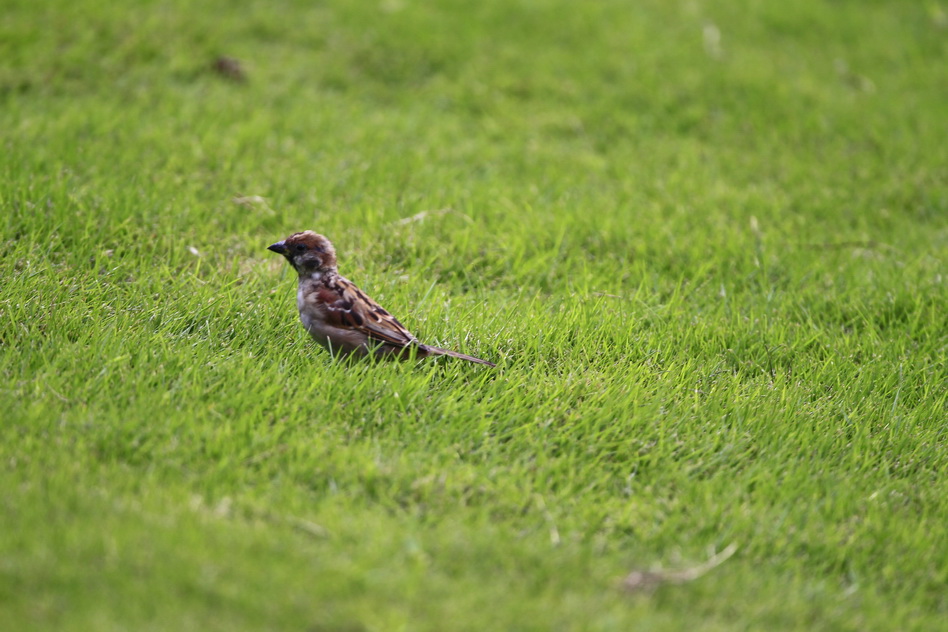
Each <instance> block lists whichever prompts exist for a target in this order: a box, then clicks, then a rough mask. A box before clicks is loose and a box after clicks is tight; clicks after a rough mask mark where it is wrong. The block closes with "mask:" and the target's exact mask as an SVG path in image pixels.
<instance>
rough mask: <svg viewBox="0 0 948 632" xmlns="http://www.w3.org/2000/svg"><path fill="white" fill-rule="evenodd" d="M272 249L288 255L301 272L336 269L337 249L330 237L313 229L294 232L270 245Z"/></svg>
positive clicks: (291, 262) (288, 259)
mask: <svg viewBox="0 0 948 632" xmlns="http://www.w3.org/2000/svg"><path fill="white" fill-rule="evenodd" d="M270 250H272V251H274V252H277V253H279V254H281V255H283V256H284V257H286V259H287V261H289V262H290V264H291V265H292V266H293V267H294V268H296V271H297V272H299V273H300V274H308V273H312V272H326V271H329V270H335V269H336V249H335V248H333V246H332V243H330V241H329V240H328V239H326V238H325V237H323V236H322V235H320V234H318V233H314V232H313V231H311V230H304V231H303V232H301V233H293V234H292V235H290V236H289V237H287V238H286V239H284V240H283V241H280V242H277V243H275V244H273V245H272V246H270Z"/></svg>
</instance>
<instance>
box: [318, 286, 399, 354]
mask: <svg viewBox="0 0 948 632" xmlns="http://www.w3.org/2000/svg"><path fill="white" fill-rule="evenodd" d="M320 298H322V299H323V301H322V303H323V306H324V307H325V314H326V322H327V323H329V324H331V325H334V326H336V327H341V328H349V329H355V330H358V331H361V332H362V333H364V334H365V335H367V336H368V337H369V338H371V339H372V340H375V341H378V342H382V343H386V344H390V345H395V346H397V347H407V346H408V345H410V344H413V343H416V342H418V341H417V340H416V339H415V337H414V336H413V335H411V332H409V331H408V330H407V329H405V326H404V325H402V324H401V323H400V322H398V320H396V319H395V317H394V316H392V315H391V314H389V313H388V312H387V311H385V309H383V308H382V307H381V306H380V305H379V304H378V303H376V302H375V301H373V300H372V299H371V298H369V297H368V295H367V294H366V293H365V292H363V291H362V290H360V289H359V288H358V287H356V286H355V284H354V283H352V281H350V280H348V279H346V278H343V277H336V278H335V279H334V283H333V287H331V288H330V291H329V292H327V293H326V295H325V296H321V297H320Z"/></svg>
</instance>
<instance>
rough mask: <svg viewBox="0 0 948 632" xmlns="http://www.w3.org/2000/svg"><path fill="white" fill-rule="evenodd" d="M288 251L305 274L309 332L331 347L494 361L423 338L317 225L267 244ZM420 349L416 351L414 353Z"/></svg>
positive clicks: (303, 300)
mask: <svg viewBox="0 0 948 632" xmlns="http://www.w3.org/2000/svg"><path fill="white" fill-rule="evenodd" d="M267 250H272V251H273V252H275V253H277V254H281V255H283V256H284V257H286V260H287V261H289V262H290V265H291V266H293V269H294V270H296V273H297V274H298V275H299V286H298V288H297V291H296V306H297V308H299V311H300V320H301V321H302V322H303V327H305V328H306V331H308V332H309V335H310V336H312V337H313V339H314V340H315V341H316V342H318V343H319V344H320V345H322V346H323V347H325V348H326V349H327V350H329V352H330V353H341V354H342V355H349V354H356V355H362V356H365V355H369V354H373V355H375V356H377V357H394V358H398V359H403V360H407V359H408V358H410V357H412V355H414V357H416V358H426V357H429V356H440V355H445V356H451V357H452V358H460V359H461V360H467V361H468V362H474V363H476V364H484V365H486V366H496V365H495V364H494V363H493V362H488V361H487V360H481V359H480V358H475V357H474V356H469V355H464V354H463V353H458V352H457V351H450V350H448V349H441V348H439V347H432V346H431V345H426V344H422V343H421V342H419V341H418V339H417V338H415V336H413V335H412V334H411V333H410V332H409V331H408V330H407V329H405V327H404V325H402V324H401V323H400V322H398V321H397V320H396V319H395V317H394V316H392V315H391V314H389V313H388V312H387V311H385V309H383V308H382V307H381V306H380V305H379V304H378V303H376V302H375V301H373V300H372V299H371V298H369V297H368V295H366V293H365V292H363V291H362V290H360V289H359V288H358V287H356V286H355V284H354V283H353V282H352V281H350V280H349V279H347V278H345V277H343V276H341V275H340V274H339V271H338V270H337V269H336V249H335V248H333V245H332V244H331V243H330V242H329V240H328V239H326V238H325V237H323V236H322V235H319V234H316V233H314V232H313V231H311V230H307V231H303V232H301V233H294V234H292V235H290V236H289V237H287V238H286V239H284V240H283V241H278V242H276V243H275V244H272V245H270V246H268V247H267ZM412 351H414V353H412Z"/></svg>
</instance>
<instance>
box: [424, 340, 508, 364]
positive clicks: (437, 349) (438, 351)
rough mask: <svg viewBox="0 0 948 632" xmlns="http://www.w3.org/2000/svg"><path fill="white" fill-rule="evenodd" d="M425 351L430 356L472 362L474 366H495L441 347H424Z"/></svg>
mask: <svg viewBox="0 0 948 632" xmlns="http://www.w3.org/2000/svg"><path fill="white" fill-rule="evenodd" d="M425 349H427V350H428V353H430V354H431V355H446V356H451V357H452V358H460V359H461V360H467V361H468V362H473V363H474V364H483V365H486V366H497V365H496V364H494V363H493V362H488V361H487V360H481V359H480V358H475V357H474V356H469V355H464V354H463V353H458V352H457V351H451V350H450V349H442V348H441V347H432V346H429V345H425Z"/></svg>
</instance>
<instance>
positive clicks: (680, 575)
mask: <svg viewBox="0 0 948 632" xmlns="http://www.w3.org/2000/svg"><path fill="white" fill-rule="evenodd" d="M736 551H737V545H736V544H734V543H733V542H732V543H731V544H729V545H727V547H726V548H725V549H724V550H723V551H721V552H720V553H717V554H715V555H712V556H711V557H710V558H709V559H708V561H707V562H705V563H704V564H699V565H698V566H693V567H691V568H685V569H682V570H677V571H671V570H661V569H659V570H647V571H638V570H636V571H632V572H631V573H629V574H628V575H626V577H625V579H624V580H622V587H623V588H624V589H625V590H627V591H629V592H637V591H641V590H650V589H652V588H656V587H658V586H660V585H662V584H684V583H686V582H691V581H694V580H696V579H698V578H699V577H701V576H702V575H704V574H705V573H707V572H708V571H710V570H711V569H713V568H714V567H716V566H719V565H720V564H722V563H724V562H725V561H726V560H727V559H728V558H729V557H731V556H732V555H734V553H735V552H736Z"/></svg>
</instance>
